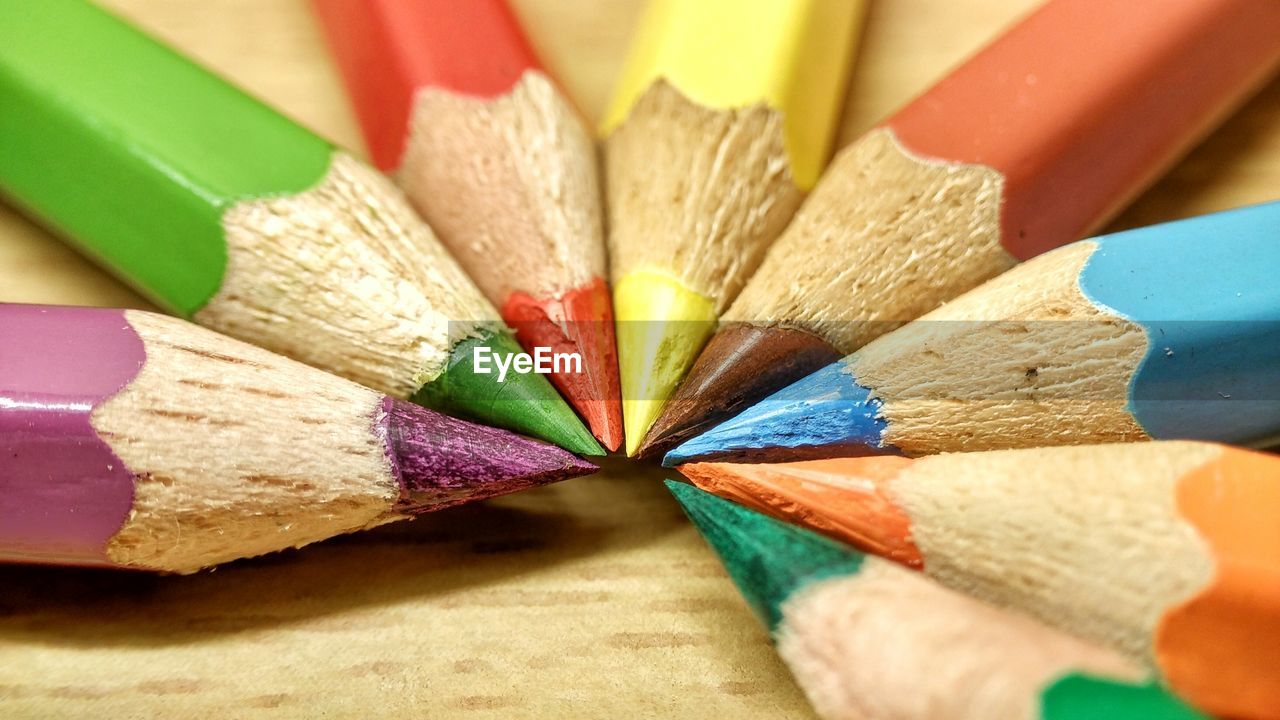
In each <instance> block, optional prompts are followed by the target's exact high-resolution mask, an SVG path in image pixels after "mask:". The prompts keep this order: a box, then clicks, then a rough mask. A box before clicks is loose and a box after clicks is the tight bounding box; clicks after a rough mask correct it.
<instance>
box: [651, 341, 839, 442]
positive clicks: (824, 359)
mask: <svg viewBox="0 0 1280 720" xmlns="http://www.w3.org/2000/svg"><path fill="white" fill-rule="evenodd" d="M839 359H840V352H839V351H838V350H836V349H835V348H834V347H832V346H831V344H830V343H828V342H827V341H825V340H823V339H822V338H820V337H818V336H817V335H814V334H813V333H810V332H807V331H805V330H794V329H791V328H783V327H759V326H755V325H730V326H727V327H725V328H722V329H721V330H720V331H719V332H717V333H716V334H715V336H714V337H712V338H711V342H709V343H707V347H706V349H705V350H703V351H702V355H700V356H699V357H698V360H697V362H696V363H694V365H693V368H692V369H691V370H690V371H689V375H688V376H687V377H686V378H685V380H684V382H683V383H681V384H680V387H679V388H677V389H676V392H675V395H673V396H672V398H671V400H670V401H668V402H667V406H666V408H665V409H664V410H663V413H662V415H660V416H659V417H658V420H657V422H655V423H654V424H653V427H652V428H651V429H650V430H649V433H648V435H646V436H645V439H644V442H643V443H642V444H641V445H640V450H639V451H638V453H637V454H638V455H639V456H640V457H644V458H650V457H661V456H662V455H664V454H666V452H667V451H668V450H671V449H672V448H674V447H676V446H677V445H679V444H681V443H683V442H684V441H685V440H688V439H690V438H692V437H694V436H696V435H701V434H702V433H703V432H705V431H707V430H710V429H711V428H712V427H714V426H716V425H718V424H720V423H721V422H723V421H725V420H728V419H729V418H731V417H733V416H734V415H736V414H738V413H739V412H741V411H742V410H745V409H746V408H748V407H750V406H751V405H754V404H755V403H757V402H759V401H760V400H763V399H764V398H765V397H767V396H768V395H770V394H772V393H773V392H774V391H775V390H779V389H781V388H783V387H785V386H787V385H790V384H791V383H793V382H795V381H796V380H799V379H800V378H802V377H804V376H805V375H808V374H810V373H812V372H814V371H816V370H818V369H820V368H822V367H824V366H826V365H830V364H831V363H833V362H835V361H836V360H839Z"/></svg>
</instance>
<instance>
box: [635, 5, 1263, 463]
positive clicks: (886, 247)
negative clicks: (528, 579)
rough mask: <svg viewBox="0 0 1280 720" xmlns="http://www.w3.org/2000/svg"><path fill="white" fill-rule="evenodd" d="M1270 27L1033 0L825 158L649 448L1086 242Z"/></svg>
mask: <svg viewBox="0 0 1280 720" xmlns="http://www.w3.org/2000/svg"><path fill="white" fill-rule="evenodd" d="M1277 36H1280V3H1276V2H1272V1H1271V0H1171V1H1169V2H1153V1H1152V0H1141V1H1139V2H1114V1H1113V0H1051V1H1050V2H1047V3H1045V4H1044V5H1042V6H1041V7H1040V9H1039V10H1037V11H1036V12H1034V13H1033V14H1031V15H1030V16H1029V17H1027V18H1026V19H1025V20H1023V21H1022V22H1021V23H1019V24H1017V25H1015V26H1014V27H1012V28H1011V29H1009V30H1007V31H1006V32H1005V33H1004V34H1003V35H1001V36H1000V37H999V38H998V39H996V40H995V41H994V42H993V43H992V44H991V45H989V46H988V47H987V48H985V49H984V50H982V51H981V52H979V53H978V54H977V55H976V56H974V57H973V58H972V59H970V60H969V61H968V62H966V63H964V64H962V65H961V66H960V67H958V68H957V69H956V70H954V71H952V72H951V73H950V74H949V75H947V76H946V77H945V78H943V79H942V80H941V81H940V82H938V83H937V84H936V85H934V86H933V87H932V88H930V89H929V90H928V91H926V92H925V93H924V94H923V95H921V96H920V97H919V98H917V99H916V100H914V101H913V102H911V103H909V104H907V105H906V106H905V107H904V108H902V109H901V110H899V111H898V112H897V113H896V114H895V115H893V116H891V117H890V118H889V119H888V120H887V121H885V122H884V123H882V124H881V125H880V126H879V127H876V128H875V129H873V130H871V131H870V132H868V133H867V134H866V135H865V136H863V137H862V138H861V139H860V140H858V141H857V142H855V143H854V144H853V145H851V146H850V147H848V148H846V149H844V150H843V151H842V152H841V153H840V155H839V156H838V157H837V158H836V160H835V161H833V162H832V165H831V169H830V170H829V171H828V172H827V173H826V175H824V177H823V180H822V182H821V183H819V184H818V186H817V188H816V189H815V190H814V193H813V196H812V197H811V198H810V199H809V200H808V201H807V202H806V203H805V205H804V207H802V208H801V209H800V211H799V212H798V213H797V214H796V218H795V221H794V222H793V223H792V224H791V225H790V226H789V227H788V229H787V231H786V232H785V233H784V234H783V235H782V236H781V237H780V238H779V239H778V242H777V243H776V244H775V245H774V247H773V249H771V250H770V252H769V253H768V255H766V257H765V259H764V261H763V263H762V264H761V266H760V269H759V272H757V273H756V274H755V276H754V277H753V278H752V279H751V281H750V282H748V283H747V285H746V287H745V288H744V289H743V291H742V293H741V295H740V296H739V297H738V299H737V300H736V301H735V302H734V303H733V305H732V306H730V308H729V309H728V310H727V311H726V312H725V313H724V315H723V317H722V325H721V330H720V332H719V333H718V334H717V335H716V336H715V337H714V338H713V339H712V340H711V341H710V342H709V343H708V345H707V349H706V350H705V351H704V352H703V353H702V355H701V356H700V358H699V360H698V362H697V363H696V364H695V365H694V367H693V369H692V370H690V372H689V376H688V379H687V380H686V382H685V384H684V386H682V388H681V389H680V390H679V391H678V392H677V393H676V395H675V396H673V398H672V400H671V403H670V408H671V410H670V412H669V416H668V417H663V418H661V419H660V420H659V421H658V422H657V423H656V424H655V427H654V430H653V432H652V433H651V438H652V440H651V442H650V445H652V446H654V447H653V449H652V450H650V452H651V453H658V452H664V451H666V450H668V449H670V448H672V447H674V446H675V445H677V444H679V443H680V442H683V441H684V440H686V439H688V438H690V437H693V436H694V435H697V434H698V433H700V432H703V431H705V430H707V429H709V428H710V427H712V426H714V425H715V424H716V423H718V422H721V421H723V420H725V419H727V418H729V417H731V416H732V415H734V414H735V413H737V412H739V411H741V410H742V409H744V408H746V407H748V406H750V405H751V404H753V403H755V402H757V401H759V400H760V399H762V398H764V397H765V396H767V395H768V394H769V393H771V392H773V391H775V390H777V389H779V388H782V387H784V386H786V385H787V384H789V383H791V382H794V381H796V380H798V379H800V378H801V377H803V376H804V375H806V374H808V373H811V372H813V371H815V370H817V369H818V368H820V367H822V366H823V365H825V364H827V363H828V362H830V361H831V359H832V358H834V357H835V356H838V355H846V354H848V353H851V352H853V351H855V350H857V349H858V348H860V347H862V346H863V345H865V344H866V343H867V342H869V341H870V340H872V339H874V338H875V337H878V336H879V335H882V334H884V333H886V332H888V331H890V330H893V329H894V328H896V327H898V326H900V325H902V324H903V323H905V322H907V321H910V320H912V319H914V318H917V317H919V316H920V315H923V314H924V313H926V312H928V311H930V310H932V309H934V308H936V307H938V306H939V305H941V304H942V303H944V302H946V301H949V300H951V299H952V298H954V297H956V296H958V295H960V294H961V293H963V292H965V291H968V290H970V289H972V288H973V287H976V286H977V285H979V284H980V283H982V282H984V281H986V280H988V279H990V278H992V277H994V276H995V275H997V274H999V273H1001V272H1003V271H1004V270H1007V269H1008V268H1010V267H1011V266H1012V265H1013V264H1014V263H1015V262H1018V261H1022V260H1026V259H1028V258H1030V257H1032V256H1034V255H1038V254H1040V253H1042V252H1045V251H1047V250H1049V249H1052V248H1055V247H1058V246H1061V245H1063V244H1066V243H1068V242H1071V241H1075V240H1079V239H1080V238H1083V237H1085V236H1086V235H1087V234H1088V233H1089V232H1090V231H1092V230H1094V229H1096V228H1098V227H1100V226H1101V225H1102V224H1103V223H1104V222H1105V221H1106V220H1107V219H1109V218H1110V217H1111V216H1112V215H1113V214H1114V213H1116V212H1117V211H1119V209H1121V208H1122V207H1124V206H1125V205H1126V204H1128V202H1129V201H1130V199H1132V198H1133V197H1135V196H1136V195H1137V194H1138V193H1139V192H1140V191H1141V190H1143V189H1144V188H1145V187H1146V186H1147V185H1149V184H1150V183H1151V182H1152V181H1153V180H1154V179H1155V178H1157V177H1158V176H1159V175H1160V174H1162V173H1163V172H1164V171H1165V170H1166V169H1167V168H1169V167H1170V166H1171V165H1172V164H1173V162H1174V161H1175V160H1177V159H1178V158H1179V157H1180V156H1181V155H1182V154H1183V153H1184V152H1185V151H1186V150H1187V149H1188V148H1190V147H1191V146H1192V145H1193V144H1195V143H1196V142H1197V141H1198V140H1199V139H1200V138H1201V137H1202V136H1203V135H1205V134H1206V133H1207V132H1208V131H1209V130H1210V129H1212V128H1213V127H1214V126H1215V125H1217V124H1218V123H1219V122H1220V121H1221V120H1222V119H1223V118H1224V117H1226V116H1227V115H1228V114H1229V112H1230V111H1231V110H1233V109H1234V108H1235V107H1236V106H1237V105H1239V104H1240V103H1242V102H1243V101H1244V99H1246V98H1247V97H1248V96H1249V95H1250V94H1251V93H1252V92H1253V91H1254V90H1255V89H1257V88H1258V87H1260V86H1261V85H1262V84H1263V83H1264V82H1265V80H1266V79H1267V78H1268V77H1270V76H1271V75H1272V73H1273V72H1274V71H1275V69H1276V67H1277V64H1278V61H1280V43H1277V42H1276V41H1275V38H1276V37H1277ZM780 356H782V357H783V358H786V359H780ZM787 356H789V358H788V357H787Z"/></svg>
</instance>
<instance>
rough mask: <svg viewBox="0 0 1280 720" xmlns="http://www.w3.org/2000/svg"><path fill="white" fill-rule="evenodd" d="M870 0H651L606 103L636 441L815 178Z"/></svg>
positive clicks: (629, 416)
mask: <svg viewBox="0 0 1280 720" xmlns="http://www.w3.org/2000/svg"><path fill="white" fill-rule="evenodd" d="M861 14H862V1H861V0H793V1H792V2H775V1H774V0H650V2H649V4H648V7H647V9H646V11H645V14H644V16H643V18H642V19H641V22H640V27H639V29H638V31H637V33H636V37H635V40H634V42H633V45H632V48H631V54H630V57H629V58H628V60H627V64H626V66H625V67H624V69H623V71H622V76H621V78H620V80H619V82H618V87H617V90H616V93H615V95H614V99H613V102H612V105H611V106H610V107H609V109H608V111H607V114H606V116H605V119H604V123H603V128H602V131H603V133H604V136H605V139H604V160H605V188H606V191H607V201H608V213H609V222H608V225H609V252H610V260H611V272H612V276H613V293H614V295H613V300H614V309H615V312H616V315H617V322H618V331H617V335H618V358H619V362H620V367H619V372H620V375H621V382H622V414H623V422H624V425H625V428H626V436H627V454H628V455H634V454H635V453H636V450H637V448H638V446H639V444H640V441H641V440H642V439H643V438H644V435H645V433H646V432H647V431H648V429H649V426H650V425H651V424H652V423H653V420H654V418H656V417H657V415H658V412H659V411H660V410H661V408H662V405H663V403H665V402H666V399H667V397H668V396H669V395H670V393H671V391H672V390H673V389H674V388H675V386H676V384H677V383H678V382H679V381H680V378H681V377H683V376H684V374H685V372H686V370H688V368H689V365H690V364H692V363H693V360H694V358H695V357H696V356H697V353H698V351H699V350H700V349H701V348H702V345H703V344H704V343H705V342H706V340H707V338H708V337H710V335H711V332H712V330H714V328H715V324H716V320H717V319H718V318H719V315H720V313H721V312H723V311H724V309H725V307H727V306H728V304H729V303H730V302H731V301H732V300H733V298H734V296H735V295H737V293H738V291H739V290H740V289H741V288H742V285H743V283H745V282H746V280H747V278H748V277H749V276H750V275H751V273H752V272H754V271H755V269H756V266H757V265H758V264H759V263H760V258H761V256H762V255H763V254H764V251H765V248H767V247H768V245H769V244H770V243H771V242H773V240H774V238H776V237H777V236H778V234H779V233H780V232H781V231H782V229H783V227H784V226H785V225H786V223H787V221H788V220H790V218H791V215H792V213H793V212H795V209H796V207H797V206H798V205H799V203H800V199H801V197H802V196H803V194H804V193H805V192H806V191H807V190H808V189H809V188H811V187H812V186H813V184H814V182H816V181H817V177H818V174H819V173H820V172H821V170H822V167H823V166H824V165H825V164H826V161H827V159H828V156H829V154H830V147H831V142H832V135H833V133H834V129H835V123H836V118H837V115H838V111H839V109H840V104H841V100H842V98H843V94H844V88H845V84H846V77H847V73H848V67H849V64H850V59H851V56H852V53H853V44H854V37H855V30H856V25H857V23H858V21H859V20H860V18H861Z"/></svg>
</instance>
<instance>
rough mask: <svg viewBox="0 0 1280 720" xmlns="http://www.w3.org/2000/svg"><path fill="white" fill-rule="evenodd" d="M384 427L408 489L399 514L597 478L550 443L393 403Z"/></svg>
mask: <svg viewBox="0 0 1280 720" xmlns="http://www.w3.org/2000/svg"><path fill="white" fill-rule="evenodd" d="M378 425H379V426H380V429H381V430H382V432H384V433H385V436H386V444H387V456H388V458H387V459H388V460H389V461H390V462H391V467H392V470H393V473H394V475H395V477H396V480H397V481H398V482H399V483H400V500H399V502H398V503H397V505H396V508H397V510H400V511H402V512H405V513H420V512H427V511H431V510H439V509H442V508H446V507H452V506H454V505H461V504H462V503H467V502H472V501H475V500H483V499H485V498H491V497H497V496H499V495H506V494H508V493H513V492H517V491H520V490H525V489H528V488H532V487H537V486H539V485H547V484H550V483H553V482H558V481H560V480H567V479H569V478H573V477H578V476H580V475H587V474H589V473H593V472H595V471H596V470H597V468H596V467H595V466H594V465H592V464H591V463H589V462H587V461H586V460H582V459H580V458H578V457H577V456H575V455H573V454H572V453H569V452H566V451H564V450H561V449H560V448H558V447H556V446H554V445H549V444H547V443H543V442H539V441H537V440H531V439H529V438H525V437H521V436H519V435H516V434H515V433H511V432H507V431H506V430H499V429H497V428H492V427H486V426H484V425H477V424H475V423H471V422H467V421H466V420H458V419H457V418H451V417H449V416H447V415H442V414H440V413H438V412H434V411H432V410H428V409H426V408H423V407H418V406H417V405H413V404H412V403H408V402H405V401H402V400H394V399H392V398H386V399H385V400H383V403H382V416H381V417H379V418H378Z"/></svg>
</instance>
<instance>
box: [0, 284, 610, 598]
mask: <svg viewBox="0 0 1280 720" xmlns="http://www.w3.org/2000/svg"><path fill="white" fill-rule="evenodd" d="M590 469H591V466H590V465H589V464H587V463H584V462H582V461H580V460H577V459H576V458H574V457H573V456H572V455H570V454H569V453H567V452H564V451H562V450H559V449H558V448H554V447H552V446H549V445H544V444H542V443H538V442H535V441H532V440H527V439H525V438H521V437H519V436H516V435H513V434H511V433H508V432H504V431H501V430H496V429H493V428H486V427H483V426H479V425H473V424H471V423H467V422H464V421H461V420H455V419H453V418H448V417H446V416H443V415H440V414H438V413H434V412H432V411H430V410H426V409H425V408H420V407H416V406H414V405H411V404H409V403H406V402H403V401H398V400H393V399H391V398H388V397H386V396H383V395H379V394H378V393H376V392H374V391H372V390H368V389H365V388H363V387H360V386H359V385H356V384H355V383H352V382H349V381H346V380H342V379H340V378H337V377H334V376H331V375H327V374H325V373H323V372H320V371H318V370H315V369H312V368H309V367H307V366H305V365H301V364H299V363H296V362H293V361H291V360H288V359H286V358H283V357H281V356H278V355H274V354H272V353H269V352H267V351H265V350H260V349H258V348H255V347H253V346H250V345H247V344H245V343H241V342H237V341H234V340H231V339H230V338H225V337H222V336H220V335H217V334H216V333H213V332H210V331H208V330H203V329H201V328H199V327H197V326H195V325H191V324H189V323H186V322H183V321H181V320H177V319H172V318H168V317H164V316H160V315H154V314H151V313H145V312H139V311H124V310H101V309H87V308H62V307H46V306H34V305H32V306H24V305H0V561H7V562H38V563H52V564H70V565H90V566H110V567H125V568H135V569H147V570H160V571H170V572H191V571H195V570H198V569H200V568H203V567H207V566H209V565H214V564H217V563H221V562H226V561H228V560H234V559H237V558H242V557H251V556H255V555H261V554H263V553H267V552H272V551H276V550H282V549H286V548H290V547H296V546H299V545H304V544H307V543H311V542H315V541H317V540H323V539H326V538H329V537H332V536H334V535H338V534H341V533H346V532H350V531H353V530H359V529H361V528H365V527H370V526H373V525H377V524H381V523H384V522H388V521H390V520H394V519H397V518H402V517H407V516H410V515H413V514H417V513H420V512H425V511H428V510H436V509H440V508H444V507H449V506H451V505H456V504H459V503H462V502H469V501H472V500H478V499H483V498H486V497H492V496H495V495H500V494H504V493H508V492H513V491H516V490H520V489H523V488H527V487H533V486H535V485H540V484H545V483H547V482H552V481H555V480H559V479H564V478H567V477H572V476H574V475H580V474H583V473H585V472H588V471H590Z"/></svg>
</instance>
